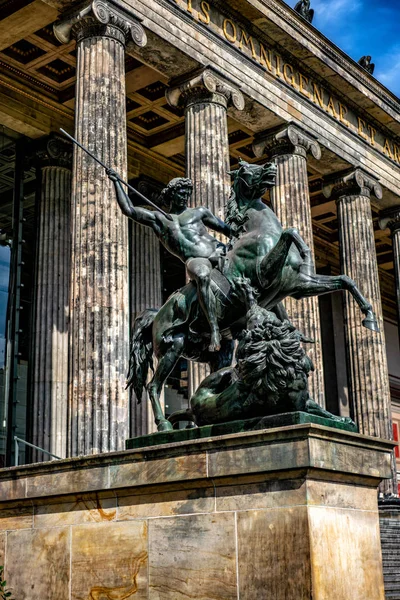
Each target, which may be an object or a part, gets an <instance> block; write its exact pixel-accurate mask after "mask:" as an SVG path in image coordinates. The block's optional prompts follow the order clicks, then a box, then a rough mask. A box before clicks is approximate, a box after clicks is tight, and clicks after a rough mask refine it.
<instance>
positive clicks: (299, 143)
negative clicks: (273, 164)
mask: <svg viewBox="0 0 400 600" xmlns="http://www.w3.org/2000/svg"><path fill="white" fill-rule="evenodd" d="M253 152H254V154H255V155H256V156H257V157H258V158H261V157H262V156H263V154H268V155H269V156H270V157H271V158H272V157H274V156H283V155H285V154H297V155H299V156H303V157H306V156H307V154H308V153H311V154H312V155H313V157H314V158H315V159H316V160H319V159H320V158H321V148H320V145H319V144H318V142H317V140H316V139H315V138H314V137H313V136H312V135H310V134H308V133H307V132H305V131H304V130H303V129H300V127H298V126H297V125H292V124H289V125H285V126H284V127H280V128H279V129H275V130H272V131H266V132H264V133H262V134H259V135H258V136H257V137H256V139H255V140H254V143H253Z"/></svg>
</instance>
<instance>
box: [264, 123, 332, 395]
mask: <svg viewBox="0 0 400 600" xmlns="http://www.w3.org/2000/svg"><path fill="white" fill-rule="evenodd" d="M253 149H254V152H255V154H256V156H259V157H261V156H262V155H263V154H264V153H266V154H267V155H268V156H269V157H270V158H271V159H272V160H273V161H274V162H275V164H276V165H277V168H278V170H277V175H276V185H275V186H274V187H273V188H272V189H271V202H272V208H273V209H274V211H275V213H276V215H277V217H278V219H279V221H280V222H281V224H282V227H283V228H284V229H286V228H287V227H296V229H298V231H299V233H300V235H301V236H302V238H303V239H304V241H305V242H306V244H307V245H308V247H309V248H310V250H311V254H312V257H314V240H313V231H312V219H311V203H310V192H309V187H308V175H307V154H308V153H310V152H311V153H312V155H313V157H314V158H315V159H319V158H320V157H321V149H320V147H319V144H318V143H317V141H316V140H315V139H314V138H312V137H310V136H309V135H308V134H306V133H305V132H304V131H302V130H301V129H300V128H299V127H297V126H294V125H289V126H286V127H285V128H283V129H279V130H278V131H274V132H266V133H265V134H262V135H260V136H259V137H257V138H256V140H255V141H254V144H253ZM285 308H286V310H287V312H288V315H289V318H290V320H291V321H292V323H293V324H294V325H295V326H296V327H297V329H298V330H299V331H301V332H302V333H304V334H305V335H306V336H307V337H310V338H311V339H313V340H314V344H307V346H306V350H307V354H308V355H309V356H310V358H311V360H312V361H313V363H314V367H315V371H314V372H313V373H311V374H310V377H309V380H308V387H309V391H310V396H311V397H312V398H313V399H314V400H315V402H318V404H320V405H321V406H325V394H324V367H323V359H322V342H321V326H320V320H319V307H318V298H317V297H316V296H314V297H310V298H303V299H302V300H294V299H293V298H287V299H286V300H285Z"/></svg>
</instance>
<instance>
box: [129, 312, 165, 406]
mask: <svg viewBox="0 0 400 600" xmlns="http://www.w3.org/2000/svg"><path fill="white" fill-rule="evenodd" d="M157 312H158V310H156V309H154V308H148V309H147V310H144V311H143V312H142V313H140V315H139V316H138V317H136V319H135V322H134V324H133V330H132V341H131V351H130V357H129V372H128V375H127V381H126V387H127V388H129V387H133V390H134V392H135V395H136V398H137V402H138V404H140V403H141V401H142V394H143V389H144V387H145V385H146V381H147V376H148V373H149V368H151V370H152V371H154V367H153V336H152V327H153V322H154V319H155V316H156V314H157Z"/></svg>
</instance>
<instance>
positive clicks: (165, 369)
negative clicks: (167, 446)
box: [147, 338, 183, 431]
mask: <svg viewBox="0 0 400 600" xmlns="http://www.w3.org/2000/svg"><path fill="white" fill-rule="evenodd" d="M182 349H183V341H182V340H181V339H180V338H174V340H173V343H172V345H171V346H170V347H169V349H168V350H167V351H166V352H165V354H164V355H163V356H162V357H161V358H160V359H159V361H158V365H157V368H156V370H155V373H154V376H153V378H152V379H151V381H150V383H149V384H148V385H147V392H148V394H149V398H150V402H151V407H152V409H153V414H154V421H155V424H156V425H157V431H170V430H172V429H173V427H172V424H171V423H170V422H169V421H168V420H167V419H166V418H165V414H164V411H163V409H162V407H161V403H160V395H161V390H162V387H163V385H164V383H165V380H166V379H167V377H168V375H169V374H170V373H171V371H172V369H173V368H174V367H175V365H176V363H177V362H178V360H179V358H180V356H181V354H182Z"/></svg>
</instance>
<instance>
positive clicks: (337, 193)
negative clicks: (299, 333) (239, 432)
mask: <svg viewBox="0 0 400 600" xmlns="http://www.w3.org/2000/svg"><path fill="white" fill-rule="evenodd" d="M324 193H325V195H327V196H332V197H333V198H336V201H337V211H338V222H339V251H340V262H341V272H342V273H343V274H345V275H348V276H349V277H351V278H352V279H354V281H355V282H356V284H357V286H358V287H359V289H360V291H361V293H362V294H363V295H364V296H365V297H366V299H367V300H368V301H369V302H371V304H372V306H373V310H374V312H375V314H376V318H377V321H378V324H379V328H380V332H379V333H377V332H375V331H370V330H369V329H366V328H365V327H363V326H362V319H363V316H362V313H361V312H360V309H359V307H358V305H357V304H356V302H355V301H354V299H353V298H352V297H351V296H350V294H347V293H346V294H344V296H343V298H344V315H345V337H346V352H347V363H348V378H349V381H348V383H349V392H350V403H351V406H352V410H353V414H354V416H353V418H354V420H355V421H356V423H357V424H358V427H359V431H360V432H361V433H365V434H366V435H373V436H376V437H379V438H385V439H391V438H392V435H393V433H392V417H391V405H390V389H389V373H388V367H387V358H386V347H385V334H384V328H383V315H382V303H381V294H380V288H379V275H378V263H377V259H376V250H375V238H374V229H373V223H372V213H371V203H370V196H371V194H374V195H375V196H376V197H377V198H381V197H382V190H381V187H380V185H379V184H378V182H377V181H375V180H374V179H372V178H371V177H369V176H368V175H367V174H366V173H364V172H363V171H361V169H356V170H355V171H353V172H351V173H347V174H344V175H343V176H342V177H340V178H338V179H337V180H336V181H335V182H333V183H332V185H330V186H329V187H327V188H325V191H324ZM392 463H393V480H388V481H387V482H385V483H384V484H383V487H382V491H383V492H385V493H393V492H396V491H397V485H396V469H395V459H394V455H393V460H392Z"/></svg>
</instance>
